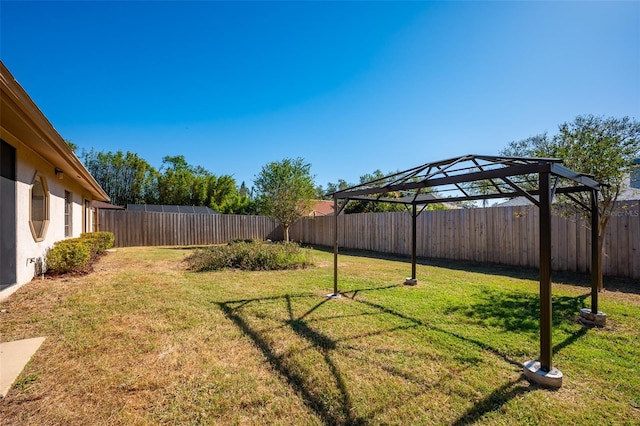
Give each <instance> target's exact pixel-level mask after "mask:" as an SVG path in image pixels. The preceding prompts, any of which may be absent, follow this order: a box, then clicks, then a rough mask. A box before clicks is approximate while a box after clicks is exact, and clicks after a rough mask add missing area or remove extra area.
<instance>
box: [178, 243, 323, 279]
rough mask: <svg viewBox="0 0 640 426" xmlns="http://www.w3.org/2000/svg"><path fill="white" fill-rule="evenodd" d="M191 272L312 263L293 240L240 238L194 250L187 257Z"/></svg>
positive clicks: (278, 267)
mask: <svg viewBox="0 0 640 426" xmlns="http://www.w3.org/2000/svg"><path fill="white" fill-rule="evenodd" d="M186 262H187V265H188V268H189V269H190V270H192V271H198V272H201V271H218V270H221V269H241V270H244V271H271V270H282V269H298V268H306V267H309V266H312V265H313V262H312V259H311V251H310V250H308V249H304V248H302V247H300V245H299V244H297V243H293V242H282V243H271V242H264V241H252V240H242V241H234V242H230V243H229V244H227V245H225V246H211V247H207V248H203V249H198V250H196V251H195V252H194V253H193V254H192V255H190V256H189V257H187V258H186Z"/></svg>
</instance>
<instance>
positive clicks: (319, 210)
mask: <svg viewBox="0 0 640 426" xmlns="http://www.w3.org/2000/svg"><path fill="white" fill-rule="evenodd" d="M333 211H334V210H333V201H331V200H316V201H314V204H313V205H312V206H311V211H310V212H309V214H308V216H331V215H332V214H333Z"/></svg>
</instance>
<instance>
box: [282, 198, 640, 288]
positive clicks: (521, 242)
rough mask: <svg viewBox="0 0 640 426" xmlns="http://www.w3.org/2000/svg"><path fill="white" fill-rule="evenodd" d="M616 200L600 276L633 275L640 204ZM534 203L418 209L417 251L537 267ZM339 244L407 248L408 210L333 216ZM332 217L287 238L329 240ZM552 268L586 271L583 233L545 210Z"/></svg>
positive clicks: (637, 263)
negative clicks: (549, 216) (547, 218)
mask: <svg viewBox="0 0 640 426" xmlns="http://www.w3.org/2000/svg"><path fill="white" fill-rule="evenodd" d="M639 204H640V203H639V202H638V201H632V202H619V203H618V204H617V206H616V209H615V210H614V213H613V215H612V217H611V218H610V220H609V226H608V228H607V234H606V237H605V243H604V256H603V273H604V274H605V275H612V276H621V277H632V278H640V206H639ZM538 219H539V214H538V208H537V207H535V206H524V207H495V208H476V209H460V210H436V211H424V212H423V213H422V214H420V215H419V216H418V218H417V223H416V226H417V255H418V256H419V257H432V258H444V259H454V260H470V261H477V262H491V263H502V264H507V265H516V266H525V267H538V258H539V238H538V235H539V233H538ZM338 221H339V226H338V232H339V234H338V244H339V246H340V247H344V248H354V249H363V250H371V251H376V252H383V253H394V254H400V255H410V254H411V215H410V214H409V213H408V212H394V213H362V214H350V215H341V216H339V217H338ZM333 226H334V218H333V217H332V216H331V217H329V216H325V217H315V218H304V219H302V220H300V221H298V222H296V223H295V224H294V225H293V226H292V227H291V228H290V231H289V233H290V236H291V239H293V240H295V241H301V242H305V243H309V244H318V245H325V246H333ZM551 226H552V236H551V238H552V268H553V269H554V270H556V271H575V272H588V271H589V268H590V259H591V254H590V253H591V251H590V250H591V241H590V231H589V229H588V228H587V227H586V226H585V223H584V222H583V221H582V220H579V219H578V218H575V217H574V218H569V219H567V218H564V217H562V216H556V215H554V216H552V224H551Z"/></svg>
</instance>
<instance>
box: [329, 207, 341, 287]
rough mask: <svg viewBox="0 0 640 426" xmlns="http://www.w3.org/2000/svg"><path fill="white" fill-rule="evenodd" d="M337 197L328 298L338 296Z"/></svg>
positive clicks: (334, 212) (334, 210) (334, 211)
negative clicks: (331, 271) (331, 282)
mask: <svg viewBox="0 0 640 426" xmlns="http://www.w3.org/2000/svg"><path fill="white" fill-rule="evenodd" d="M339 212H340V211H339V210H338V198H337V197H335V196H334V197H333V217H334V220H333V293H331V294H328V295H327V297H329V298H336V297H340V293H338V214H339Z"/></svg>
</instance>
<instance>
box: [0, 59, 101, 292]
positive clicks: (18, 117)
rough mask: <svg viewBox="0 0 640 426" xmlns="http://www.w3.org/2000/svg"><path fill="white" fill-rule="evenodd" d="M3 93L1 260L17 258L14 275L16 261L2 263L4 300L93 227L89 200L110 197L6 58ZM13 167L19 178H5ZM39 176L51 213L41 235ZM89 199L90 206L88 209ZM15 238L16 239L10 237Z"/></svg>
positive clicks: (0, 67) (0, 73)
mask: <svg viewBox="0 0 640 426" xmlns="http://www.w3.org/2000/svg"><path fill="white" fill-rule="evenodd" d="M0 92H1V96H0V110H1V111H2V114H0V139H1V140H2V141H3V144H2V147H3V148H2V152H3V153H4V154H2V155H3V156H2V163H0V164H1V165H2V173H3V177H2V185H0V190H1V191H2V192H0V199H2V205H0V225H1V226H0V233H3V241H2V242H3V244H2V247H1V248H2V251H1V253H2V256H3V260H7V259H8V258H5V257H4V256H9V259H13V257H14V256H15V274H14V271H13V269H14V264H12V263H11V262H8V261H3V262H2V263H1V265H2V269H0V278H1V280H0V300H2V299H5V298H6V297H9V295H11V294H12V293H13V292H15V291H16V290H17V289H18V288H19V287H20V286H22V285H23V284H25V283H27V282H29V281H31V280H32V279H33V277H34V276H35V274H36V272H37V269H42V268H41V265H42V263H43V259H44V258H45V257H46V254H47V252H48V250H50V249H51V247H53V245H54V244H55V243H56V242H57V241H60V240H64V239H65V238H72V237H78V236H80V234H81V233H82V232H84V231H89V232H90V231H92V230H93V223H92V221H93V217H94V216H93V214H92V212H91V211H90V209H91V208H90V206H91V201H92V200H94V199H95V200H99V201H108V200H109V196H108V195H107V194H106V193H105V192H104V190H103V189H102V188H101V187H100V185H99V184H98V183H97V182H96V180H95V179H94V178H93V176H91V174H90V173H89V171H88V170H87V169H86V168H85V167H84V165H82V163H81V162H80V160H79V159H78V157H77V156H76V155H75V154H74V153H73V151H72V150H71V148H69V146H68V145H67V143H66V142H65V141H64V139H63V138H62V136H60V135H59V134H58V132H57V131H56V130H55V129H54V127H53V126H52V125H51V123H50V122H49V121H48V120H47V118H46V117H45V116H44V114H42V112H41V111H40V109H39V108H38V107H37V106H36V105H35V104H34V103H33V101H32V100H31V98H30V97H29V95H28V94H27V93H26V92H25V91H24V89H23V88H22V86H20V84H19V83H18V82H17V81H16V80H15V78H14V77H13V76H12V75H11V73H10V72H9V70H8V69H7V68H6V67H5V66H4V64H3V63H2V61H0ZM5 143H6V144H7V145H8V147H7V145H5ZM14 150H15V161H14V160H13V152H14ZM7 152H9V155H7ZM5 155H7V157H6V158H5V157H4V156H5ZM14 168H15V181H14V176H10V177H7V176H4V174H6V170H5V169H7V170H10V174H11V175H13V170H14ZM36 175H38V176H40V177H41V179H43V180H44V181H45V183H46V185H43V189H44V191H45V192H46V194H47V195H48V197H47V203H46V208H45V210H46V211H48V215H47V216H48V217H47V218H48V225H47V226H46V230H45V231H44V233H43V234H42V235H41V236H40V237H39V238H37V237H35V236H34V233H33V232H32V227H31V225H30V219H31V211H32V206H31V204H32V201H31V194H32V189H33V187H34V185H33V183H34V177H35V176H36ZM12 185H14V186H13V187H12ZM65 191H67V192H69V193H70V194H71V198H70V200H71V211H72V214H71V220H72V222H71V233H70V234H69V235H66V233H65ZM85 202H86V205H88V206H89V207H88V208H87V209H85ZM85 210H86V211H85ZM14 213H15V215H14ZM14 216H15V217H14ZM14 222H15V224H14ZM13 231H15V232H13ZM5 237H6V238H5ZM14 239H15V241H9V240H14ZM10 263H11V265H10ZM14 281H15V282H14Z"/></svg>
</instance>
